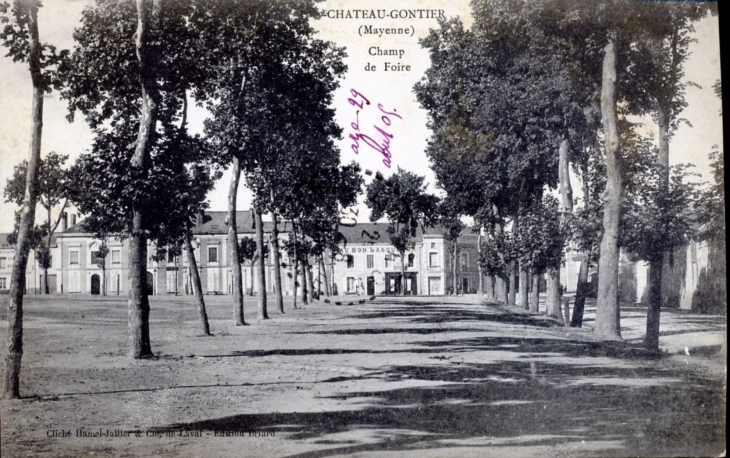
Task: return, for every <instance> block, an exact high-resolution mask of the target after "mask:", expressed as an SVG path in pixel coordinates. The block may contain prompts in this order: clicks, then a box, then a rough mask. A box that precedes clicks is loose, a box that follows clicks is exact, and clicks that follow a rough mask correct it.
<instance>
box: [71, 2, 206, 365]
mask: <svg viewBox="0 0 730 458" xmlns="http://www.w3.org/2000/svg"><path fill="white" fill-rule="evenodd" d="M199 12H200V10H197V9H195V8H193V7H192V5H191V3H190V2H186V1H182V2H174V3H166V2H163V1H161V0H155V1H152V0H136V2H131V1H129V0H127V1H123V2H117V1H109V0H100V1H99V2H98V3H97V5H96V6H95V7H93V8H87V9H86V10H84V13H83V16H82V19H81V26H80V27H79V28H78V29H77V30H76V31H75V34H74V38H75V40H76V46H75V47H74V50H73V52H72V54H71V55H70V56H69V59H67V60H66V61H65V62H64V64H63V66H62V68H61V71H60V73H61V78H62V79H63V82H64V90H63V92H62V95H63V97H64V98H65V99H66V100H68V102H69V115H68V118H69V120H73V118H74V115H75V113H76V111H77V110H78V111H80V112H81V113H83V114H84V116H85V117H86V121H87V122H88V124H89V126H90V127H91V129H92V130H93V131H94V134H95V138H94V144H93V146H92V150H91V152H89V153H86V154H83V155H82V156H81V157H80V158H79V160H78V161H77V164H78V165H79V167H78V168H79V170H81V171H83V173H82V174H81V176H82V177H87V178H88V177H93V178H94V179H93V180H86V181H84V182H83V183H84V187H85V188H86V189H84V190H83V195H84V196H85V197H86V198H85V199H84V203H83V205H82V206H81V207H82V208H80V210H81V211H82V212H83V213H86V214H89V215H91V216H92V217H93V218H94V219H95V220H96V223H95V224H97V225H98V226H99V227H103V228H104V230H105V231H106V232H108V233H113V234H118V235H119V237H120V238H129V263H130V270H129V278H130V282H129V286H130V288H129V301H128V307H129V353H130V356H131V357H132V358H145V357H149V356H151V355H152V349H151V344H150V336H149V299H148V297H147V293H146V269H147V267H146V265H147V242H148V241H151V242H154V244H155V245H156V246H158V247H164V246H166V245H167V244H168V242H171V240H170V239H169V237H171V236H173V237H175V238H177V240H179V238H178V237H179V236H180V235H181V230H182V228H183V227H184V225H183V224H181V221H180V219H179V215H180V212H178V211H176V208H177V207H176V203H177V202H179V200H180V197H181V196H180V193H181V192H184V191H183V190H181V188H180V179H179V178H180V176H181V160H180V159H181V157H179V156H178V155H176V152H177V151H176V148H177V146H179V144H180V141H181V139H183V138H185V135H184V134H181V132H180V128H179V126H178V125H176V121H178V120H179V119H181V118H182V117H184V115H185V110H184V107H185V104H186V101H185V100H186V99H185V92H186V90H188V88H191V89H193V90H194V88H196V87H197V86H196V85H197V84H199V83H200V81H199V80H200V74H201V72H202V71H203V70H204V69H205V67H201V65H200V54H198V53H197V50H198V49H199V47H198V46H197V44H196V40H197V39H198V37H199V34H198V33H194V32H193V30H192V27H191V24H192V23H193V22H194V21H193V18H194V17H195V14H196V13H199ZM201 14H204V13H201ZM196 32H197V31H196ZM130 37H134V40H130ZM135 130H136V131H135ZM130 145H131V147H130Z"/></svg>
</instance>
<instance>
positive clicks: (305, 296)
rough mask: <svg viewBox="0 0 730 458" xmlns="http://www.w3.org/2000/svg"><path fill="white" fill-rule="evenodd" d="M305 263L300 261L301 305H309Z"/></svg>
mask: <svg viewBox="0 0 730 458" xmlns="http://www.w3.org/2000/svg"><path fill="white" fill-rule="evenodd" d="M308 284H309V283H308V282H307V261H306V260H302V305H308V304H309V287H308V286H307V285H308Z"/></svg>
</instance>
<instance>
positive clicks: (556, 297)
mask: <svg viewBox="0 0 730 458" xmlns="http://www.w3.org/2000/svg"><path fill="white" fill-rule="evenodd" d="M545 303H546V314H547V316H549V317H551V318H555V319H556V320H560V321H562V320H563V314H562V313H561V311H560V267H557V268H556V267H551V268H550V269H548V272H547V294H546V297H545Z"/></svg>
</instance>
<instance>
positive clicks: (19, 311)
mask: <svg viewBox="0 0 730 458" xmlns="http://www.w3.org/2000/svg"><path fill="white" fill-rule="evenodd" d="M21 4H22V5H25V4H26V3H21ZM27 5H30V8H29V10H30V11H28V62H29V67H30V75H31V79H32V81H33V108H32V126H31V147H30V154H29V157H28V171H27V172H26V177H25V197H24V198H23V207H22V209H21V211H20V225H19V227H18V240H17V248H16V250H15V261H14V263H13V270H12V273H11V276H10V298H9V301H8V336H7V339H8V340H7V342H8V353H7V355H5V380H4V387H3V396H4V397H5V398H6V399H17V398H20V364H21V360H22V358H23V295H24V294H25V269H26V267H27V266H28V253H29V252H30V243H31V240H30V237H31V231H32V230H33V223H34V222H35V206H36V199H37V196H38V190H37V187H36V185H37V183H36V182H37V180H38V172H39V170H38V169H39V166H40V158H41V135H42V132H43V75H42V74H41V44H40V42H39V38H38V7H37V6H32V4H30V3H27ZM46 284H48V283H47V282H46Z"/></svg>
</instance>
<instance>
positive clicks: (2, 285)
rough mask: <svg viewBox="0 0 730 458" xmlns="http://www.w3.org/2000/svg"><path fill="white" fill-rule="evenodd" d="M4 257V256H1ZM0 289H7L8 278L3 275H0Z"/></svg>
mask: <svg viewBox="0 0 730 458" xmlns="http://www.w3.org/2000/svg"><path fill="white" fill-rule="evenodd" d="M2 259H5V258H2ZM0 289H8V279H7V278H5V277H0Z"/></svg>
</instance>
